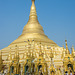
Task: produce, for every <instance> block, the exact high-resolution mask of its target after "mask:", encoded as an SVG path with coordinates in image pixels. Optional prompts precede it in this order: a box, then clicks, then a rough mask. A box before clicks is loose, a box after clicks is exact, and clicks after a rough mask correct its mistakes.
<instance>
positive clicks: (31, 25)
mask: <svg viewBox="0 0 75 75" xmlns="http://www.w3.org/2000/svg"><path fill="white" fill-rule="evenodd" d="M28 40H30V41H32V40H34V41H35V42H41V43H43V44H46V45H50V46H56V47H57V46H58V45H57V44H56V43H55V42H54V41H52V40H50V39H49V38H48V37H47V36H46V35H45V34H44V31H43V27H42V26H41V25H40V23H39V21H38V18H37V13H36V7H35V0H32V6H31V10H30V16H29V20H28V22H27V24H26V25H25V26H24V29H23V32H22V34H21V35H20V36H19V37H18V38H17V39H16V40H14V41H13V42H12V43H11V44H10V45H9V46H8V47H6V48H4V49H2V53H3V55H4V56H8V52H9V49H10V48H13V47H14V46H15V45H17V46H18V47H20V46H22V45H25V41H28ZM5 58H6V57H5ZM5 58H4V59H5Z"/></svg>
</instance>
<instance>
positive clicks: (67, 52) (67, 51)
mask: <svg viewBox="0 0 75 75" xmlns="http://www.w3.org/2000/svg"><path fill="white" fill-rule="evenodd" d="M65 43H66V54H70V52H69V50H68V45H67V40H65Z"/></svg>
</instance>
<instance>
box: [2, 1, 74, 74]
mask: <svg viewBox="0 0 75 75" xmlns="http://www.w3.org/2000/svg"><path fill="white" fill-rule="evenodd" d="M65 42H66V49H65V48H64V47H59V46H58V45H57V44H56V43H55V42H54V41H52V40H50V39H49V38H48V37H47V36H46V35H45V34H44V31H43V27H42V26H41V25H40V23H39V21H38V18H37V13H36V7H35V0H32V5H31V10H30V16H29V20H28V22H27V24H26V25H25V26H24V29H23V32H22V34H21V35H20V36H19V37H18V38H17V39H16V40H14V41H13V42H12V43H11V44H10V45H9V46H8V47H6V48H4V49H2V50H1V52H2V60H4V61H3V64H4V65H6V66H7V68H8V74H10V73H11V72H12V73H13V74H21V75H28V74H31V75H56V74H58V73H59V75H64V73H68V71H69V69H68V68H69V67H70V68H71V70H72V72H73V73H74V72H75V51H74V48H73V50H72V54H70V52H69V50H68V45H67V40H66V41H65ZM51 54H52V55H51ZM51 56H53V57H51ZM51 58H52V60H51ZM69 59H70V60H69ZM2 60H1V62H2ZM66 60H68V61H66ZM73 60H74V61H73ZM52 61H53V62H52ZM52 63H53V64H52ZM69 64H71V65H69ZM50 65H51V66H50ZM67 65H69V66H67ZM52 71H53V72H54V74H53V73H51V72H52ZM57 71H58V73H57Z"/></svg>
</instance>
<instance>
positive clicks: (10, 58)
mask: <svg viewBox="0 0 75 75" xmlns="http://www.w3.org/2000/svg"><path fill="white" fill-rule="evenodd" d="M9 60H12V56H11V48H10V51H9Z"/></svg>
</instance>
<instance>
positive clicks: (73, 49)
mask: <svg viewBox="0 0 75 75" xmlns="http://www.w3.org/2000/svg"><path fill="white" fill-rule="evenodd" d="M73 53H74V46H72V55H73Z"/></svg>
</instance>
